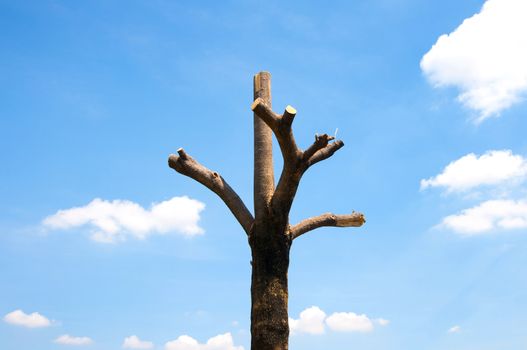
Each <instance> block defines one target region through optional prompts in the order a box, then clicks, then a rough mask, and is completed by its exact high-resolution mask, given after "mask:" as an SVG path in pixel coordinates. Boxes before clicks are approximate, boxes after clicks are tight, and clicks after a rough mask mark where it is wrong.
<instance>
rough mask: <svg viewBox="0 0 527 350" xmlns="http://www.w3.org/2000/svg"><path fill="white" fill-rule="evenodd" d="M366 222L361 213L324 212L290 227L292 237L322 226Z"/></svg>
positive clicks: (355, 225) (352, 224)
mask: <svg viewBox="0 0 527 350" xmlns="http://www.w3.org/2000/svg"><path fill="white" fill-rule="evenodd" d="M365 222H366V218H365V217H364V215H363V214H362V213H356V212H353V213H351V214H346V215H335V214H332V213H326V214H322V215H319V216H314V217H311V218H309V219H305V220H303V221H301V222H299V223H298V224H296V225H294V226H292V227H291V229H290V234H291V237H292V239H295V238H297V237H298V236H301V235H303V234H304V233H306V232H309V231H312V230H314V229H317V228H319V227H323V226H333V227H360V226H362V224H364V223H365Z"/></svg>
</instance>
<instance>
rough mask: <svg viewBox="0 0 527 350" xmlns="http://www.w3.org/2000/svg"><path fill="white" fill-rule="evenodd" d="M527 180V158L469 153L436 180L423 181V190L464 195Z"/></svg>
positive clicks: (507, 153)
mask: <svg viewBox="0 0 527 350" xmlns="http://www.w3.org/2000/svg"><path fill="white" fill-rule="evenodd" d="M526 177H527V159H525V158H523V157H522V156H520V155H515V154H513V153H512V151H510V150H500V151H494V150H493V151H487V152H486V153H485V154H483V155H481V156H477V155H476V154H474V153H470V154H467V155H465V156H463V157H461V158H459V159H457V160H455V161H453V162H451V163H450V164H448V165H447V166H446V167H445V168H444V169H443V171H442V172H441V173H440V174H439V175H436V176H434V177H431V178H429V179H426V180H425V179H423V180H421V190H424V189H427V188H429V187H443V188H445V189H446V190H447V192H461V191H467V190H470V189H473V188H475V187H478V186H483V185H486V186H490V185H500V184H506V183H510V182H511V181H513V180H516V181H521V180H524V179H525V178H526Z"/></svg>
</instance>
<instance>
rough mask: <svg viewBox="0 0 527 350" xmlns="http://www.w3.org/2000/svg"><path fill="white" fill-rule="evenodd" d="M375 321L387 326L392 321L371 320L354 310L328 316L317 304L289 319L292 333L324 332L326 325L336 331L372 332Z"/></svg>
mask: <svg viewBox="0 0 527 350" xmlns="http://www.w3.org/2000/svg"><path fill="white" fill-rule="evenodd" d="M374 323H375V324H378V325H379V326H387V325H388V324H389V323H390V321H389V320H386V319H384V318H377V319H375V320H371V319H370V318H369V317H368V316H366V315H364V314H362V315H357V314H355V313H353V312H335V313H333V314H331V316H329V317H327V316H326V313H325V312H324V311H322V310H321V309H320V308H319V307H317V306H312V307H309V308H307V309H305V310H304V311H302V312H301V313H300V317H299V318H298V319H296V320H295V319H292V318H290V319H289V328H290V330H291V334H296V333H309V334H323V333H324V332H325V326H326V325H327V326H328V328H329V329H331V330H332V331H336V332H371V331H373V328H374Z"/></svg>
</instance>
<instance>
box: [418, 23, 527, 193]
mask: <svg viewBox="0 0 527 350" xmlns="http://www.w3.org/2000/svg"><path fill="white" fill-rule="evenodd" d="M526 22H527V21H526ZM526 64H527V63H526ZM526 176H527V160H526V159H525V158H523V157H522V156H520V155H514V154H512V151H510V150H501V151H487V152H486V153H485V154H483V155H482V156H480V157H478V156H477V155H475V154H474V153H470V154H467V155H466V156H463V157H461V158H459V159H457V160H455V161H453V162H451V163H450V164H448V165H447V166H446V167H445V169H443V172H442V173H441V174H439V175H437V176H434V177H431V178H429V179H427V180H424V179H423V180H421V189H422V190H423V189H426V188H428V187H445V188H446V189H447V191H448V192H459V191H466V190H469V189H472V188H474V187H477V186H481V185H498V184H503V183H507V182H510V181H511V180H523V179H524V178H525V177H526Z"/></svg>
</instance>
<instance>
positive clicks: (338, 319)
mask: <svg viewBox="0 0 527 350" xmlns="http://www.w3.org/2000/svg"><path fill="white" fill-rule="evenodd" d="M326 324H327V325H328V327H329V328H330V329H331V330H333V331H336V332H371V331H373V322H372V321H371V320H370V319H369V318H368V316H366V315H364V314H362V315H357V314H356V313H353V312H335V313H333V314H332V315H331V316H329V317H328V318H327V319H326Z"/></svg>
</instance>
